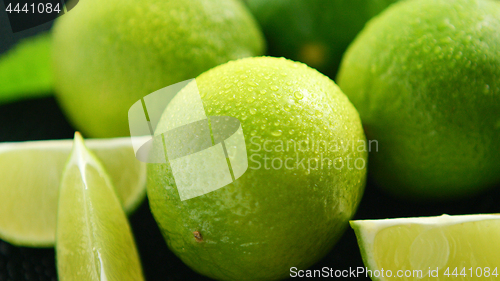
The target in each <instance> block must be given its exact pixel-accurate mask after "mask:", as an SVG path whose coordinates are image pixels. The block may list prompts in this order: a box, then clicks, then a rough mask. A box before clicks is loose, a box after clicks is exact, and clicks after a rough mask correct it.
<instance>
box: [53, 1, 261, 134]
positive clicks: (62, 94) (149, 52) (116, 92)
mask: <svg viewBox="0 0 500 281" xmlns="http://www.w3.org/2000/svg"><path fill="white" fill-rule="evenodd" d="M53 44H54V46H53V61H54V73H55V83H56V92H57V98H58V101H59V103H60V105H61V106H62V108H63V109H64V112H65V113H66V115H67V117H68V118H69V120H70V121H71V122H72V123H73V125H74V126H75V127H76V128H78V129H79V130H81V131H83V133H84V134H85V135H87V136H91V137H114V136H127V135H129V127H128V119H127V116H128V115H127V114H128V110H129V108H130V106H132V104H133V103H134V102H136V101H137V100H139V99H140V98H142V97H143V96H145V95H147V94H150V93H151V92H154V91H156V90H158V89H160V88H163V87H166V86H168V85H171V84H174V83H177V82H180V81H184V80H187V79H191V78H195V77H196V76H198V75H199V74H200V73H202V72H203V71H206V70H208V69H210V68H212V67H214V66H216V65H219V64H222V63H225V62H227V61H229V60H233V59H238V58H243V57H248V56H254V55H260V54H262V53H263V52H264V40H263V35H262V34H261V31H260V29H259V27H258V26H257V24H256V22H255V20H254V19H253V17H252V16H251V14H250V13H249V12H248V10H247V9H246V7H245V6H244V5H243V4H242V3H241V2H240V1H238V0H219V1H211V0H183V1H177V0H152V1H132V0H109V1H98V0H87V1H80V3H78V5H76V7H75V8H73V9H72V10H71V11H70V12H69V13H68V14H67V15H64V16H63V17H61V18H60V19H58V21H57V22H56V24H55V27H54V43H53Z"/></svg>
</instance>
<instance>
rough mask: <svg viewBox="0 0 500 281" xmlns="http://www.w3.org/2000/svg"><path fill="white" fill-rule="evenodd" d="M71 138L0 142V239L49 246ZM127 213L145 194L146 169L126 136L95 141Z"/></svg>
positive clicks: (91, 142)
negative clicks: (136, 156)
mask: <svg viewBox="0 0 500 281" xmlns="http://www.w3.org/2000/svg"><path fill="white" fill-rule="evenodd" d="M72 142H73V141H72V140H57V141H31V142H17V143H2V144H0V238H1V239H3V240H6V241H8V242H10V243H12V244H14V245H18V246H31V247H51V246H53V245H54V240H55V232H56V216H57V196H58V190H59V185H60V179H61V176H62V171H63V168H64V165H65V163H66V161H67V159H68V156H69V154H70V152H71V147H72ZM87 144H88V147H89V148H90V149H91V150H92V151H93V152H94V153H95V154H96V155H97V156H98V157H99V159H101V161H102V162H103V164H104V166H105V167H106V169H107V171H108V173H109V175H110V177H111V180H112V181H113V183H114V186H115V187H116V189H117V190H116V191H117V194H118V198H119V199H120V201H121V202H122V203H123V206H124V209H125V211H126V212H127V213H130V212H131V211H133V210H134V209H135V208H136V207H137V206H138V205H139V203H140V202H142V199H144V196H145V186H146V165H145V164H144V163H142V162H139V161H138V160H137V159H136V158H135V154H134V151H133V149H132V142H131V140H130V138H116V139H94V140H88V141H87Z"/></svg>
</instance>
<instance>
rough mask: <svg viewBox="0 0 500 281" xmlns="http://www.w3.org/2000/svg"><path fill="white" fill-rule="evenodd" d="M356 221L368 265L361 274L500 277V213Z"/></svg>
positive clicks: (380, 277) (408, 277) (409, 277)
mask: <svg viewBox="0 0 500 281" xmlns="http://www.w3.org/2000/svg"><path fill="white" fill-rule="evenodd" d="M351 227H352V228H353V229H354V231H355V232H356V236H357V238H358V244H359V247H360V249H361V256H362V257H363V261H364V263H365V266H366V267H367V269H365V270H360V272H359V273H360V274H359V275H360V276H367V277H370V278H371V279H372V280H434V281H439V280H499V279H500V277H499V276H500V272H499V268H498V267H500V255H499V254H498V253H500V215H498V214H491V215H462V216H448V215H443V216H439V217H420V218H400V219H385V220H359V221H351ZM361 271H364V272H363V273H361ZM360 276H358V277H360Z"/></svg>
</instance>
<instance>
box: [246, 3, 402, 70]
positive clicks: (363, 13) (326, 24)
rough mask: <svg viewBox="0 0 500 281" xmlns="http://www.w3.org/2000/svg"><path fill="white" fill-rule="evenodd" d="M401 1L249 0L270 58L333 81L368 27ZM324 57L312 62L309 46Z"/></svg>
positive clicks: (320, 56)
mask: <svg viewBox="0 0 500 281" xmlns="http://www.w3.org/2000/svg"><path fill="white" fill-rule="evenodd" d="M396 1H397V0H273V1H270V0H245V2H246V3H247V4H248V6H249V8H250V10H251V11H252V12H253V13H254V15H255V17H256V18H257V20H258V21H259V23H260V24H261V26H262V29H263V30H264V34H265V35H266V38H267V40H268V44H269V52H268V53H269V54H270V55H272V56H284V57H286V58H289V59H292V60H297V61H301V62H304V63H306V64H308V65H309V66H311V67H313V68H316V69H317V70H319V71H320V72H322V73H323V74H325V75H328V76H330V77H331V78H332V79H333V78H334V77H335V75H336V73H337V70H338V67H339V65H340V60H341V58H342V55H343V54H344V52H345V50H346V49H347V46H348V45H349V44H350V43H351V42H352V41H353V40H354V38H355V37H356V35H357V34H358V33H359V32H360V31H361V29H363V26H364V25H365V23H366V22H367V21H368V20H369V19H371V18H372V17H373V16H375V15H377V14H379V13H380V12H381V11H382V10H384V9H385V8H386V7H387V6H389V5H390V4H392V3H394V2H396ZM308 45H312V46H319V48H320V49H323V50H324V51H323V54H318V58H317V59H311V58H310V57H309V56H308V55H306V54H305V53H307V51H305V48H306V47H305V46H308Z"/></svg>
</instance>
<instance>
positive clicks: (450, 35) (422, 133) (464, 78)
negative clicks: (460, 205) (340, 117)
mask: <svg viewBox="0 0 500 281" xmlns="http://www.w3.org/2000/svg"><path fill="white" fill-rule="evenodd" d="M499 30H500V3H499V2H498V1H490V0H453V1H448V0H415V1H404V2H401V3H397V4H395V5H393V6H392V7H391V8H389V9H388V10H387V11H385V12H384V13H382V14H381V15H380V16H379V17H377V18H375V19H373V20H372V21H371V22H370V23H369V24H368V25H367V27H366V28H365V29H364V30H363V31H362V33H361V34H360V35H359V37H358V38H357V39H356V40H355V41H354V43H353V44H352V46H351V47H350V48H349V50H348V51H347V53H346V56H345V57H344V60H343V62H342V66H341V69H340V73H339V77H338V81H339V85H340V87H341V88H342V90H343V91H344V92H345V93H346V95H347V96H348V97H349V99H350V100H351V101H352V102H353V104H354V105H355V106H356V108H357V109H358V110H359V112H360V116H361V119H362V120H363V125H364V127H365V129H366V134H367V137H368V138H369V139H374V140H376V141H378V144H379V149H378V151H372V153H371V154H370V171H371V173H373V175H374V177H375V180H376V181H377V182H378V184H379V185H380V186H381V187H383V188H385V189H386V190H388V191H390V192H392V193H394V194H398V195H401V196H406V197H414V198H434V199H448V198H455V197H461V196H466V195H469V194H473V193H477V192H479V191H481V190H483V189H485V188H487V187H489V186H491V185H493V184H494V183H496V182H498V181H499V180H500V162H499V159H500V145H499V144H500V33H499V32H498V31H499Z"/></svg>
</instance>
